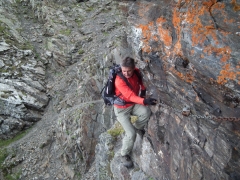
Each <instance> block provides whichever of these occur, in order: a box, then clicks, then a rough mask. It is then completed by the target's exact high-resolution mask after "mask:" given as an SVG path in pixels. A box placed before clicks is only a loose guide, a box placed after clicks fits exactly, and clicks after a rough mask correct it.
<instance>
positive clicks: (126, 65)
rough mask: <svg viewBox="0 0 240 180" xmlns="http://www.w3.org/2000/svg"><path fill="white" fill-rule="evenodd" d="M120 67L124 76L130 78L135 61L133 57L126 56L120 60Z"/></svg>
mask: <svg viewBox="0 0 240 180" xmlns="http://www.w3.org/2000/svg"><path fill="white" fill-rule="evenodd" d="M121 68H122V73H123V75H124V76H125V77H126V78H130V77H131V76H132V75H133V73H134V69H135V62H134V59H133V58H130V57H126V58H125V59H123V60H122V63H121Z"/></svg>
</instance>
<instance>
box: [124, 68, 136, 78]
mask: <svg viewBox="0 0 240 180" xmlns="http://www.w3.org/2000/svg"><path fill="white" fill-rule="evenodd" d="M133 72H134V68H130V67H122V73H123V75H124V76H125V77H126V78H130V77H131V76H132V75H133Z"/></svg>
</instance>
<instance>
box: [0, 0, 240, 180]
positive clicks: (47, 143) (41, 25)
mask: <svg viewBox="0 0 240 180" xmlns="http://www.w3.org/2000/svg"><path fill="white" fill-rule="evenodd" d="M0 4H1V7H0V8H1V12H4V13H1V15H0V20H1V23H0V26H1V28H0V30H3V31H0V33H1V35H2V36H3V38H2V39H3V40H2V41H1V43H0V56H1V58H0V67H1V78H0V85H1V86H0V89H1V91H0V93H1V94H0V95H1V96H0V105H1V106H0V107H1V108H2V109H1V112H4V114H5V116H1V117H0V127H1V128H0V133H2V136H1V137H2V138H8V137H9V136H13V135H14V134H15V132H17V131H19V130H21V129H25V128H26V127H29V126H30V124H31V122H35V121H37V120H39V119H41V121H38V122H37V123H36V124H35V126H34V127H33V128H32V129H31V131H29V133H28V134H27V135H26V136H25V137H24V138H23V139H21V140H19V141H18V142H15V143H13V144H11V145H10V146H9V147H8V149H9V153H10V154H9V155H8V157H7V158H6V160H5V161H4V163H3V165H4V166H2V167H4V168H5V169H4V171H3V172H2V173H1V172H0V178H1V179H2V177H4V175H5V176H6V174H4V172H8V173H9V174H11V175H12V176H15V175H16V174H17V173H19V172H20V178H19V179H92V180H95V179H104V180H105V179H133V180H139V179H143V180H146V179H169V180H170V179H171V180H175V179H196V180H197V179H229V180H230V179H239V177H240V174H239V172H238V171H239V168H240V166H239V159H240V155H239V154H240V149H239V142H240V141H239V140H240V136H239V134H240V133H239V131H240V127H239V121H238V122H236V121H234V122H230V121H228V120H231V119H228V118H226V119H218V120H216V118H218V117H237V118H238V117H239V116H240V114H239V113H240V111H239V102H240V100H239V97H240V96H239V58H238V57H239V51H238V49H239V43H238V42H239V31H240V30H239V19H240V18H239V4H240V2H239V1H238V0H237V1H231V2H228V1H213V0H205V1H200V0H192V1H189V0H185V1H184V0H182V1H177V0H175V1H166V0H141V1H140V0H139V1H132V0H131V1H125V0H124V1H115V0H101V1H97V0H88V1H84V2H80V1H79V2H77V1H75V0H69V1H62V0H61V1H59V0H58V1H49V0H43V1H42V0H24V1H6V0H2V1H1V0H0ZM16 7H17V8H16ZM15 13H18V15H17V16H16V15H14V14H15ZM13 22H15V23H13ZM20 29H21V31H20ZM3 32H9V33H10V32H11V33H10V34H8V33H3ZM125 56H132V57H133V58H135V59H136V62H137V67H139V68H140V69H141V70H142V72H143V74H144V82H145V84H146V86H147V95H148V96H152V97H154V98H156V99H158V101H159V104H158V105H156V106H152V107H151V110H152V116H151V118H150V120H149V123H148V126H147V127H146V133H145V134H144V136H143V137H141V136H139V135H137V139H136V142H135V144H134V148H133V152H132V154H131V157H132V159H133V162H134V167H133V168H131V169H127V168H125V167H124V166H123V165H122V163H121V161H120V148H121V140H122V137H123V135H124V134H121V135H119V136H117V137H112V136H110V135H109V134H108V133H106V131H107V130H108V129H110V128H111V127H112V126H113V125H114V124H115V121H116V117H115V116H114V112H113V110H112V107H105V106H104V105H103V101H102V100H101V96H100V91H101V89H102V87H103V85H104V83H105V81H106V78H107V75H108V67H109V66H111V65H112V63H114V62H117V63H119V62H120V60H121V59H122V58H123V57H125ZM46 94H47V96H46ZM49 97H50V101H49V102H48V98H49ZM47 104H48V105H47ZM185 107H190V116H188V117H187V116H183V115H182V110H183V108H185ZM208 115H210V116H211V117H210V118H208V117H207V116H208ZM213 117H215V119H213ZM233 120H234V119H233ZM235 120H236V119H235ZM4 133H5V134H4ZM6 133H7V134H6Z"/></svg>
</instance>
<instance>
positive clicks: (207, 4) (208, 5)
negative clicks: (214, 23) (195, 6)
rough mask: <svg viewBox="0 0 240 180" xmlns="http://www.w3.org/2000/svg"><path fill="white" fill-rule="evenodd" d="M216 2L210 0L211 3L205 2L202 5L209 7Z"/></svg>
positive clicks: (215, 0)
mask: <svg viewBox="0 0 240 180" xmlns="http://www.w3.org/2000/svg"><path fill="white" fill-rule="evenodd" d="M216 2H217V0H211V1H205V2H203V3H202V4H203V5H204V6H207V7H211V6H212V5H213V4H215V3H216Z"/></svg>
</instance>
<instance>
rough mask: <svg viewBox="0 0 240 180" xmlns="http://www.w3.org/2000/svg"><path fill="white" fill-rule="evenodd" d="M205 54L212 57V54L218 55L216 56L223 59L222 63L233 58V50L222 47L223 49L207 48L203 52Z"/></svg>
mask: <svg viewBox="0 0 240 180" xmlns="http://www.w3.org/2000/svg"><path fill="white" fill-rule="evenodd" d="M203 52H204V53H206V54H208V55H211V54H214V53H215V54H216V56H218V57H221V62H223V63H224V62H227V61H228V60H229V59H230V56H231V52H232V50H231V48H230V47H228V46H225V47H222V48H217V47H213V46H207V47H205V48H204V50H203Z"/></svg>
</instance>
